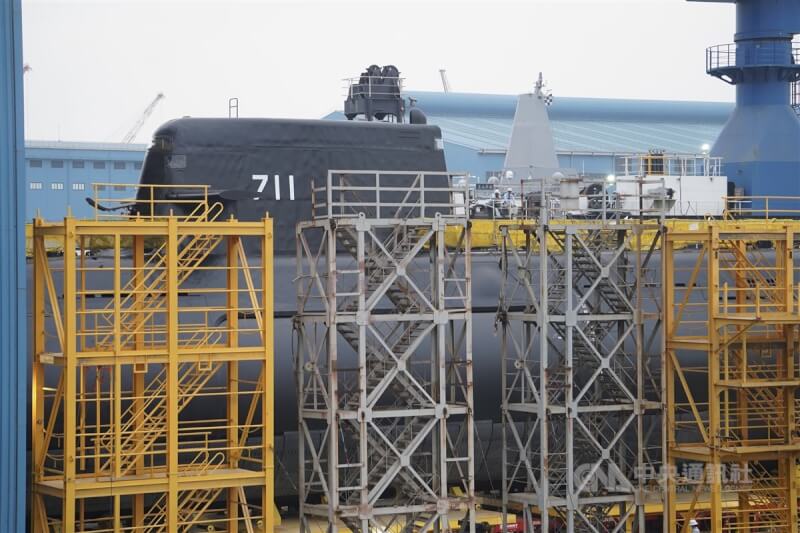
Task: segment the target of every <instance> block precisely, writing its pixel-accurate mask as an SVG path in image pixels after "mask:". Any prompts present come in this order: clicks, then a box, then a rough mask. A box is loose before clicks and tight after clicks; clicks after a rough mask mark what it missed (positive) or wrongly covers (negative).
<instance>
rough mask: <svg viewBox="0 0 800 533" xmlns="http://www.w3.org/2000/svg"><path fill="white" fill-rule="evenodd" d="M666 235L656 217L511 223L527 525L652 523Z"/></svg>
mask: <svg viewBox="0 0 800 533" xmlns="http://www.w3.org/2000/svg"><path fill="white" fill-rule="evenodd" d="M645 235H646V238H645V237H644V236H645ZM659 240H660V224H659V222H658V221H657V220H656V221H654V222H652V223H648V222H647V221H646V220H644V219H643V220H639V221H627V222H620V221H607V222H603V221H588V220H584V221H574V222H570V221H561V222H550V223H542V224H531V225H525V224H520V225H514V226H509V227H505V228H503V229H502V251H501V252H502V253H501V267H502V270H503V275H504V284H503V289H502V293H501V301H500V311H499V315H498V319H499V323H500V326H501V327H502V350H501V352H502V354H501V356H502V388H503V397H502V416H503V422H504V424H503V442H504V448H503V507H504V522H505V518H506V515H507V512H508V509H509V508H513V509H517V510H519V511H520V512H521V513H522V520H521V522H522V523H523V524H524V530H525V531H526V532H527V533H533V532H534V531H569V532H573V531H592V532H607V531H631V530H636V531H640V532H644V531H645V530H646V529H645V528H646V521H645V509H644V505H645V503H646V501H647V499H648V498H649V497H651V496H652V495H653V494H656V495H657V494H658V490H655V491H654V490H651V489H650V488H649V486H648V484H647V483H648V482H647V479H646V476H645V475H643V474H644V473H646V472H648V471H650V470H652V469H657V468H658V467H659V462H660V456H659V451H658V448H659V446H660V439H661V436H660V434H659V430H658V415H659V413H660V403H659V394H658V393H659V389H660V383H659V381H658V377H657V375H658V370H659V368H658V359H657V357H658V351H659V349H660V346H659V343H658V342H657V340H656V339H657V334H658V322H659V314H660V311H659V309H658V302H657V300H656V299H655V298H653V296H654V293H653V292H652V291H656V290H657V289H656V288H657V283H654V282H657V281H658V280H657V278H656V279H654V277H655V276H656V275H657V274H656V269H654V266H653V265H652V264H651V263H653V261H652V258H653V250H654V249H655V248H656V247H657V246H658V243H659Z"/></svg>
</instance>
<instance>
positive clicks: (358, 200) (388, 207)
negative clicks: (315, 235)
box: [311, 170, 469, 220]
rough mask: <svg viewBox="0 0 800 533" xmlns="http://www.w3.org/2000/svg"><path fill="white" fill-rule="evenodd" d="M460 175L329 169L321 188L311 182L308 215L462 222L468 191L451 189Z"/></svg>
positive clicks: (466, 209) (461, 176)
mask: <svg viewBox="0 0 800 533" xmlns="http://www.w3.org/2000/svg"><path fill="white" fill-rule="evenodd" d="M456 177H458V178H463V177H464V174H463V173H453V172H427V171H364V170H331V171H329V172H328V176H327V178H326V180H325V184H324V185H323V186H322V187H315V186H314V185H313V183H312V191H311V196H312V208H313V209H312V210H313V213H312V216H313V218H314V219H315V220H317V219H330V218H355V217H358V216H362V215H363V216H366V217H369V218H383V219H408V218H434V217H435V216H439V217H442V218H465V217H466V216H467V212H468V210H469V187H468V185H467V180H462V181H463V183H464V185H453V182H454V180H453V178H456Z"/></svg>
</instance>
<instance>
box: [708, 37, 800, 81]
mask: <svg viewBox="0 0 800 533" xmlns="http://www.w3.org/2000/svg"><path fill="white" fill-rule="evenodd" d="M767 66H776V67H791V66H796V67H798V68H800V43H792V45H791V47H789V46H787V44H786V43H785V42H783V41H758V42H749V43H748V44H746V45H743V44H737V43H728V44H719V45H716V46H711V47H709V48H708V49H707V50H706V72H708V73H712V72H714V71H716V70H720V69H730V68H747V67H767Z"/></svg>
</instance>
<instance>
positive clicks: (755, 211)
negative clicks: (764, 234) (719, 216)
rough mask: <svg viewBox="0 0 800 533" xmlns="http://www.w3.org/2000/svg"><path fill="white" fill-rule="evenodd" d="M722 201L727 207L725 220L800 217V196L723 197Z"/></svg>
mask: <svg viewBox="0 0 800 533" xmlns="http://www.w3.org/2000/svg"><path fill="white" fill-rule="evenodd" d="M722 199H723V201H724V202H725V205H726V206H727V207H726V208H725V212H724V216H725V218H726V219H735V218H750V219H753V218H755V219H761V218H763V219H764V220H769V219H773V218H796V217H800V196H723V197H722ZM770 202H771V203H772V205H771V206H770Z"/></svg>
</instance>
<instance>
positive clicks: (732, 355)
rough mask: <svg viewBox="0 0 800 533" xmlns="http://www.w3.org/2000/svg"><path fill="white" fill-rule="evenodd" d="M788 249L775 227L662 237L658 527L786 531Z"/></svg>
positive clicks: (791, 303) (790, 400)
mask: <svg viewBox="0 0 800 533" xmlns="http://www.w3.org/2000/svg"><path fill="white" fill-rule="evenodd" d="M686 243H689V245H690V247H692V248H695V249H696V251H695V250H692V251H679V250H678V248H679V247H681V246H684V245H685V244H686ZM794 244H795V233H794V229H793V226H792V225H787V224H784V223H781V222H777V221H776V222H774V223H771V224H770V223H764V224H763V225H762V226H761V227H759V228H757V229H756V228H752V227H747V225H746V224H741V225H737V224H736V223H733V222H730V221H729V222H727V223H722V224H717V223H708V224H707V226H706V228H705V231H701V232H697V231H694V232H686V231H683V232H681V231H667V232H666V236H665V241H664V246H663V255H664V257H663V261H664V263H663V264H664V268H663V274H664V278H663V286H664V302H663V305H664V319H665V320H664V330H665V355H664V362H663V364H664V387H665V400H666V435H665V447H666V449H667V465H668V469H667V472H666V473H667V475H666V482H667V483H666V487H667V508H666V513H665V520H666V522H665V531H671V532H676V531H687V532H688V531H690V530H691V526H690V521H691V520H693V519H694V520H697V521H698V523H699V524H700V526H701V529H702V530H703V531H714V532H719V531H793V532H796V531H797V528H798V523H797V521H798V516H797V479H796V474H795V468H796V466H795V465H796V463H797V459H798V453H800V437H798V432H797V422H798V420H797V409H796V402H797V397H798V396H797V392H798V390H799V388H800V365H798V361H797V358H798V356H799V355H800V351H798V326H800V286H798V285H796V284H795V268H796V267H795V265H794V258H793V248H794ZM687 499H688V500H689V501H690V502H691V503H690V504H689V506H688V508H687V507H686V506H685V505H681V502H682V501H685V500H687ZM679 507H680V509H679Z"/></svg>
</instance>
